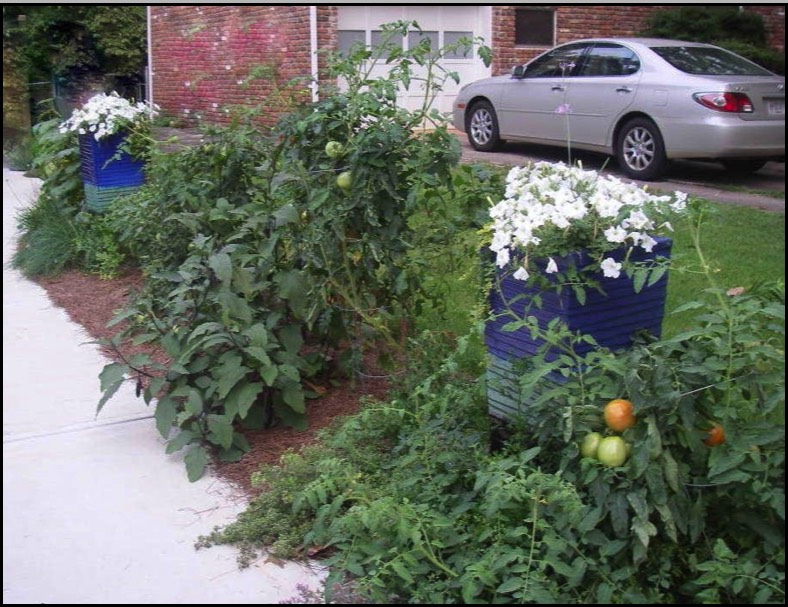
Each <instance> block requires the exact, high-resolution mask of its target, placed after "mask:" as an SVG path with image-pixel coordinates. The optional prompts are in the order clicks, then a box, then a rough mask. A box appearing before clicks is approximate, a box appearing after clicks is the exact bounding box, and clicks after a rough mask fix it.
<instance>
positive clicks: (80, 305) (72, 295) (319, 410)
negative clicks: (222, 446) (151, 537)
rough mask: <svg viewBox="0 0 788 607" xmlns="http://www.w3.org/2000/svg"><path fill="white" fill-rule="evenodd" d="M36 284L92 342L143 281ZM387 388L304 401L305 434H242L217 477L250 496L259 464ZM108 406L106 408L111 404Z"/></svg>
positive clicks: (133, 276)
mask: <svg viewBox="0 0 788 607" xmlns="http://www.w3.org/2000/svg"><path fill="white" fill-rule="evenodd" d="M37 282H38V284H40V285H41V286H42V287H43V288H44V289H45V290H46V291H47V294H48V295H49V298H50V299H51V300H52V302H53V303H54V304H55V305H56V306H58V307H61V308H63V309H64V310H65V311H66V312H67V313H68V315H69V317H70V318H71V319H72V320H73V321H74V322H76V323H77V324H79V325H82V327H84V329H85V331H86V332H87V333H88V334H89V335H90V336H91V338H93V339H95V340H101V339H109V338H110V337H112V336H114V335H115V334H116V333H118V331H119V330H120V328H121V325H118V326H114V327H110V328H107V323H109V321H110V320H112V318H113V317H114V316H115V314H116V313H117V312H118V311H119V310H121V309H122V308H123V307H124V305H125V303H126V302H127V301H128V299H129V297H130V296H132V294H133V293H134V292H135V291H136V290H138V289H139V288H140V287H141V286H142V284H143V277H142V274H141V273H140V272H139V271H137V270H127V271H125V272H124V273H123V274H122V275H121V276H120V277H118V278H116V279H113V280H102V279H100V278H99V277H98V276H94V275H92V274H86V273H83V272H79V271H74V270H72V271H68V272H64V273H62V274H59V275H58V276H55V277H45V278H39V279H38V280H37ZM103 350H104V353H105V355H107V356H108V357H109V358H110V359H113V360H119V359H120V358H119V355H118V353H117V352H113V351H112V350H111V349H107V348H104V349H103ZM121 353H122V355H123V356H125V357H128V356H131V355H132V354H136V353H147V354H150V355H152V356H153V357H154V358H155V359H157V360H158V361H159V362H163V361H164V360H166V356H165V355H164V354H163V353H162V352H160V351H156V350H155V349H153V348H151V347H150V346H132V345H130V344H126V345H124V346H122V347H121ZM387 390H388V384H387V381H386V380H385V379H378V378H368V379H364V380H363V381H357V382H355V385H352V384H351V382H349V381H348V382H347V383H344V384H343V385H340V386H339V387H332V388H329V389H328V390H327V391H326V392H325V394H323V395H322V396H321V397H320V398H318V399H316V400H311V401H309V404H308V407H307V418H308V421H309V427H308V429H307V430H304V431H298V430H294V429H293V428H286V427H282V426H274V427H273V428H269V429H266V430H259V431H250V432H247V433H246V437H247V439H248V440H249V443H250V445H251V451H250V452H249V453H247V454H246V455H244V457H243V458H242V459H241V461H239V462H235V463H227V462H217V463H216V464H215V466H214V468H215V470H216V473H217V474H218V476H219V477H221V478H223V479H224V480H226V481H228V482H230V483H232V484H233V485H235V486H237V487H239V488H241V489H242V490H243V491H244V492H245V493H246V494H247V495H249V496H252V495H254V494H255V493H257V492H258V490H257V489H256V488H253V487H252V485H251V480H250V476H251V474H252V473H253V472H255V471H257V470H258V469H259V468H260V467H261V466H265V465H272V464H275V463H277V462H278V461H279V459H280V457H281V456H282V455H283V454H284V453H285V452H286V451H288V450H297V449H299V448H300V447H302V446H304V445H307V444H310V443H312V442H313V441H314V440H315V435H316V434H317V432H318V430H320V429H321V428H325V427H326V426H328V425H329V424H331V423H332V421H333V420H335V419H336V418H337V417H340V416H344V415H350V414H353V413H355V412H357V411H358V410H359V406H360V402H361V400H362V398H363V397H365V396H372V397H375V398H383V397H385V395H386V392H387ZM107 406H108V407H111V406H112V403H111V402H110V403H108V404H107Z"/></svg>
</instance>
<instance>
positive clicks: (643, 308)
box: [485, 238, 672, 419]
mask: <svg viewBox="0 0 788 607" xmlns="http://www.w3.org/2000/svg"><path fill="white" fill-rule="evenodd" d="M671 246H672V241H671V239H670V238H657V245H656V246H655V247H654V250H653V251H652V252H651V253H647V252H646V251H643V250H642V249H635V250H634V251H632V253H631V254H630V260H631V261H647V260H650V259H654V258H656V257H670V249H671ZM625 255H626V251H625V250H624V249H622V250H620V251H616V252H613V253H611V254H610V257H613V258H614V259H616V260H617V261H620V260H621V259H623V258H624V256H625ZM556 262H557V263H558V266H559V269H563V268H565V267H567V265H569V264H574V265H575V266H576V267H578V268H582V267H584V266H586V265H587V264H588V263H589V262H590V259H589V258H588V256H587V255H585V254H583V253H576V254H574V255H571V256H569V257H568V258H565V259H561V260H556ZM598 281H599V283H600V285H601V287H602V289H603V290H604V294H603V293H599V292H598V291H596V290H591V289H587V290H586V302H585V304H580V302H579V301H577V298H576V297H575V295H574V292H573V291H572V290H571V289H569V288H565V289H563V290H562V291H561V292H560V293H557V292H556V291H554V290H548V291H545V290H539V289H537V288H534V287H531V286H528V285H529V283H528V282H523V281H521V280H515V279H514V278H512V276H511V273H510V272H508V273H504V272H501V271H500V270H499V271H498V273H497V276H496V282H497V283H498V284H497V286H494V287H493V288H492V290H491V292H490V306H491V310H492V313H493V320H490V321H488V323H487V325H486V327H485V342H486V344H487V350H488V352H489V354H490V362H489V366H488V372H487V379H488V396H489V406H490V413H491V414H492V415H494V416H495V417H498V418H501V419H509V418H510V417H511V415H512V414H513V413H514V412H518V411H522V408H523V406H527V403H523V402H520V399H521V397H520V396H519V394H518V393H519V390H517V386H516V381H515V378H514V376H513V374H512V364H513V363H515V362H516V361H517V360H520V359H523V358H526V357H528V356H533V355H534V354H535V353H536V352H537V350H539V348H541V347H542V346H543V345H544V341H543V340H541V339H538V338H537V339H534V338H532V337H531V333H530V331H529V330H528V329H525V328H523V329H519V330H517V331H512V332H508V331H504V330H503V328H504V327H505V326H506V325H507V324H509V323H511V322H512V321H513V320H514V319H513V318H512V316H510V315H507V314H504V312H505V311H506V310H507V305H506V304H508V307H509V308H511V309H512V310H513V311H514V312H515V313H516V314H517V316H518V317H519V318H523V317H525V316H532V317H535V318H536V319H537V320H538V322H539V326H540V327H542V328H546V327H547V325H548V323H550V322H551V321H552V320H554V319H555V318H559V319H560V320H561V321H563V322H564V323H565V324H566V325H567V326H568V327H569V329H570V330H571V331H573V332H581V333H583V334H587V335H591V336H592V337H593V338H594V339H595V340H596V342H597V343H598V344H599V345H601V346H604V347H607V348H611V349H614V350H615V349H622V348H627V347H629V346H631V345H632V340H633V336H634V334H635V333H637V332H639V331H647V332H649V333H651V334H652V335H654V336H656V337H659V336H660V335H661V332H662V318H663V316H664V311H665V296H666V293H667V285H668V277H667V274H665V275H664V276H663V277H662V278H661V279H660V280H659V281H657V282H656V283H654V284H653V285H651V286H650V287H644V288H643V289H642V290H641V291H640V292H639V293H636V292H635V287H634V284H633V281H632V279H630V278H628V277H626V276H624V275H623V274H622V276H620V277H619V278H605V277H603V276H601V275H600V276H599V277H598ZM537 295H538V296H540V297H541V306H536V305H533V304H534V297H536V296H537ZM505 302H506V303H505ZM591 348H592V346H591V345H588V344H580V345H578V346H576V347H575V351H576V352H577V353H578V354H581V355H582V354H585V353H587V352H588V351H590V350H591ZM553 356H557V353H556V354H554V355H553ZM553 356H551V352H550V351H549V350H548V353H547V357H548V358H553Z"/></svg>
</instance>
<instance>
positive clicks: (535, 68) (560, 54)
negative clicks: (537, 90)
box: [525, 43, 588, 78]
mask: <svg viewBox="0 0 788 607" xmlns="http://www.w3.org/2000/svg"><path fill="white" fill-rule="evenodd" d="M587 48H588V44H587V43H580V44H567V45H566V46H561V47H559V48H557V49H555V50H552V51H550V52H548V53H545V54H544V55H541V56H540V57H537V58H536V59H534V60H533V61H531V63H529V64H528V67H527V69H526V71H525V77H526V78H568V77H570V76H574V75H575V73H576V72H577V69H578V66H579V65H580V58H581V57H582V55H583V53H584V52H585V50H586V49H587Z"/></svg>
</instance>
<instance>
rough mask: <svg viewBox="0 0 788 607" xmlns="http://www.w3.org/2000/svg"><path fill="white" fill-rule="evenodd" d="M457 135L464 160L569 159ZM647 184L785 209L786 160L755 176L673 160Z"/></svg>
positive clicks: (559, 151) (609, 164)
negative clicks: (483, 148) (475, 144)
mask: <svg viewBox="0 0 788 607" xmlns="http://www.w3.org/2000/svg"><path fill="white" fill-rule="evenodd" d="M457 136H458V138H459V140H460V143H461V145H462V161H463V162H490V163H493V164H498V165H503V166H516V165H521V164H524V163H527V162H530V161H538V160H547V161H550V162H559V161H563V162H566V161H567V152H566V150H565V149H563V148H553V147H547V146H540V145H527V144H521V143H504V144H503V146H502V147H501V150H500V151H498V152H492V153H489V152H477V151H476V150H474V149H473V148H472V147H471V145H470V144H469V143H468V139H467V137H466V136H465V134H464V133H458V134H457ZM578 160H579V161H581V162H582V163H583V166H584V167H585V168H587V169H595V170H602V172H603V173H611V174H613V175H617V176H619V177H623V174H622V173H621V172H620V171H619V170H618V166H617V164H616V161H615V159H613V158H609V157H607V156H604V155H602V154H594V153H592V152H584V151H580V150H576V151H573V152H572V161H573V162H575V161H578ZM638 183H641V184H646V182H638ZM648 185H649V187H650V188H652V189H654V190H669V191H673V190H681V191H684V192H687V193H688V194H692V195H695V196H700V197H702V198H706V199H708V200H712V201H715V202H724V203H729V204H739V205H744V206H750V207H754V208H758V209H763V210H768V211H779V212H783V213H784V212H785V163H778V162H769V163H767V164H766V166H765V167H763V168H762V169H761V170H760V171H758V172H756V173H754V174H752V175H747V176H734V175H731V174H730V173H729V172H727V171H726V170H725V169H724V168H723V166H722V165H721V164H719V163H715V162H700V161H674V162H673V163H672V164H671V166H670V168H669V170H668V173H667V174H666V176H665V179H663V180H661V181H652V182H648ZM780 192H781V193H782V194H781V195H780V194H779V193H780Z"/></svg>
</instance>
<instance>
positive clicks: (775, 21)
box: [745, 4, 785, 52]
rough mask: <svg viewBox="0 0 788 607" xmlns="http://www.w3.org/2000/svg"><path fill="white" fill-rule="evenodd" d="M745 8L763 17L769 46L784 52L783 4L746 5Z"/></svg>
mask: <svg viewBox="0 0 788 607" xmlns="http://www.w3.org/2000/svg"><path fill="white" fill-rule="evenodd" d="M745 10H747V11H752V12H753V13H757V14H758V15H760V16H761V17H762V18H763V22H764V24H765V25H766V35H767V37H768V38H767V42H768V43H769V46H771V47H772V48H775V49H779V50H781V51H783V52H785V6H783V5H780V4H758V5H747V6H745Z"/></svg>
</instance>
